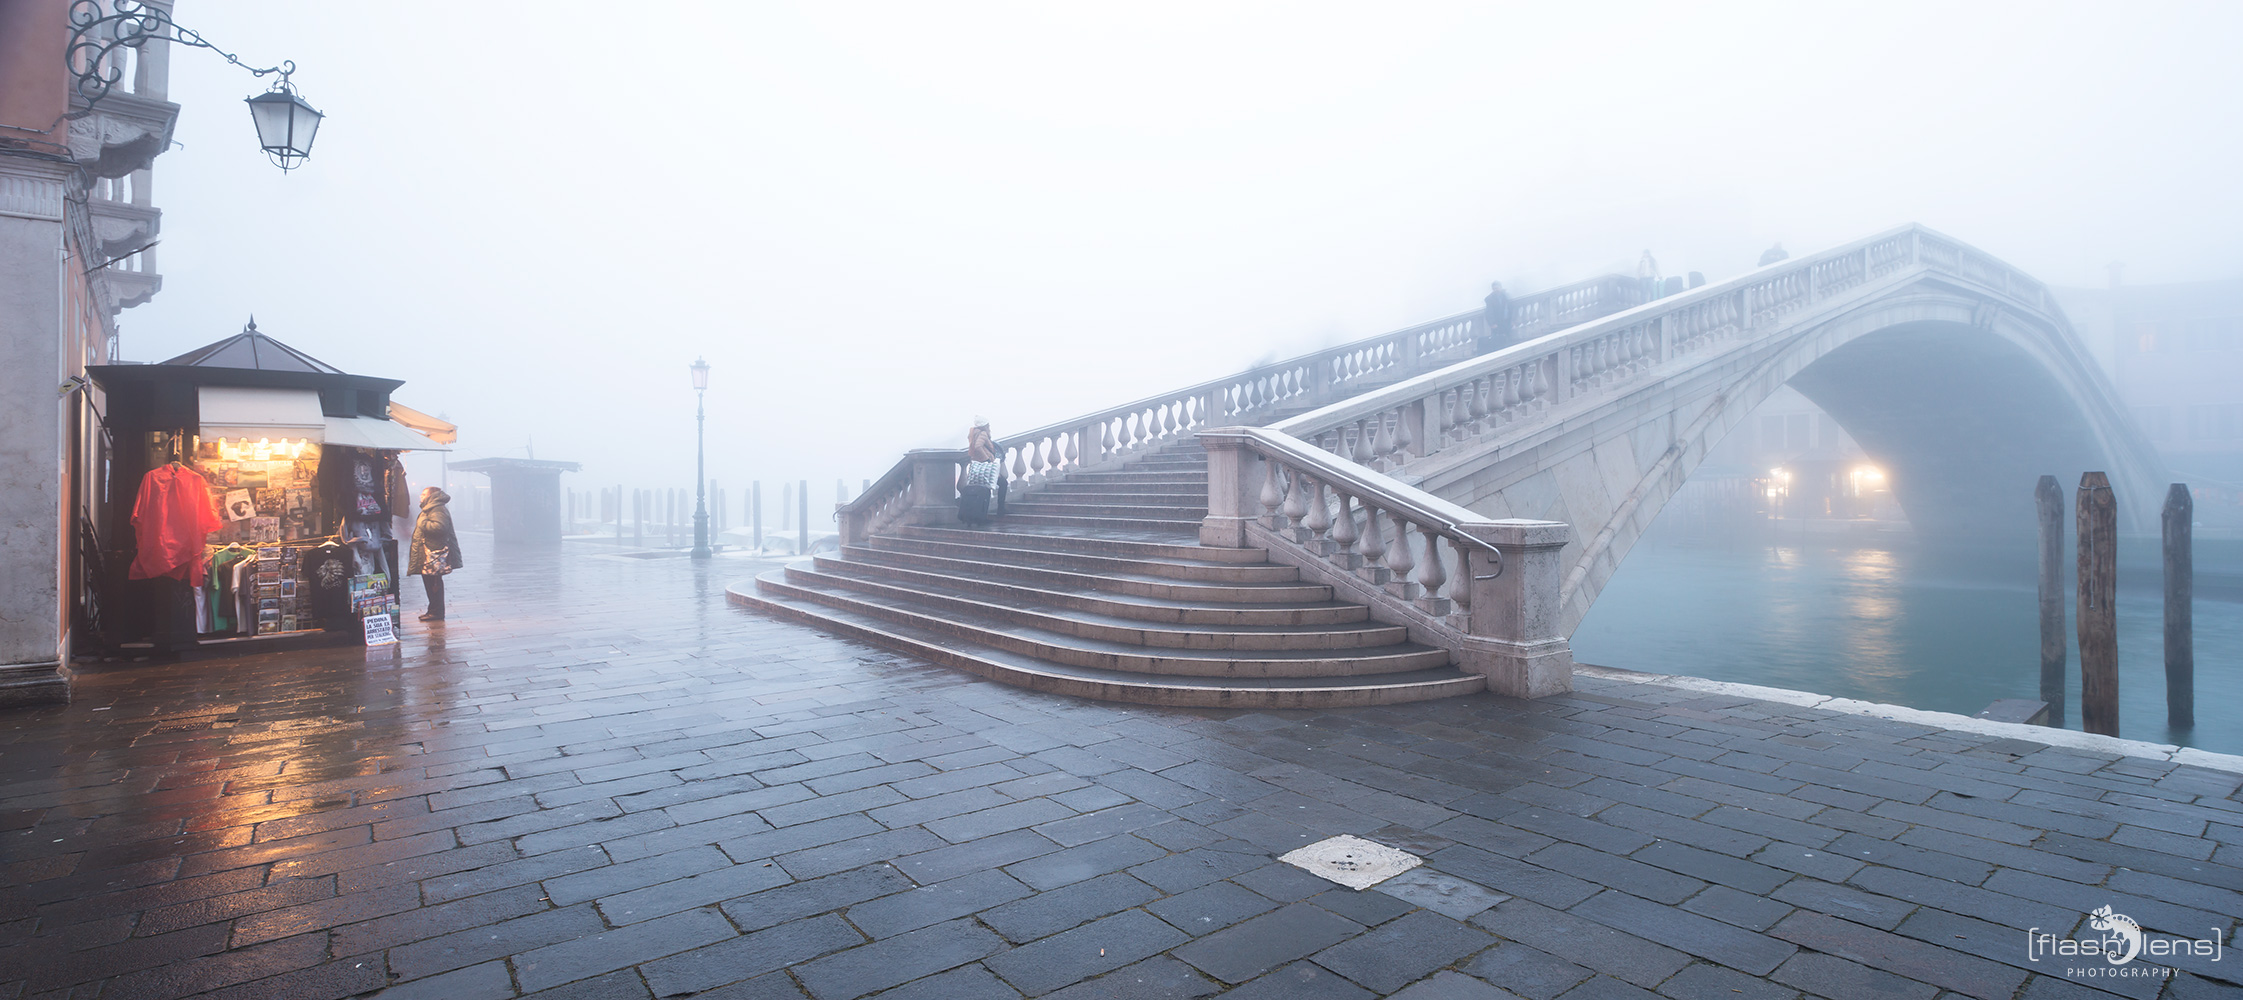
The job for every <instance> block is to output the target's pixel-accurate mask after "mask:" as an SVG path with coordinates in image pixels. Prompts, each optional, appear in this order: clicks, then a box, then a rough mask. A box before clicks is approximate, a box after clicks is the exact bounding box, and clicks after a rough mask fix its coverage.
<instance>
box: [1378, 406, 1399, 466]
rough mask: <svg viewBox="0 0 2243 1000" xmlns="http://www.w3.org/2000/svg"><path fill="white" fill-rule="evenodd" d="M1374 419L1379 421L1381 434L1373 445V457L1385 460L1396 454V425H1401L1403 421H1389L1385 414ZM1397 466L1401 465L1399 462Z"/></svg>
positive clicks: (1379, 433)
mask: <svg viewBox="0 0 2243 1000" xmlns="http://www.w3.org/2000/svg"><path fill="white" fill-rule="evenodd" d="M1372 419H1374V420H1377V421H1378V425H1379V432H1378V440H1377V441H1375V442H1373V443H1372V445H1371V457H1372V458H1385V457H1387V456H1388V455H1392V454H1394V448H1395V444H1394V425H1396V424H1399V423H1401V422H1402V421H1401V420H1399V419H1394V420H1389V419H1388V417H1387V415H1386V414H1384V413H1381V414H1379V415H1378V416H1376V417H1374V418H1372ZM1396 464H1399V462H1397V463H1396Z"/></svg>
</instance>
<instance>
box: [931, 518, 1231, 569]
mask: <svg viewBox="0 0 2243 1000" xmlns="http://www.w3.org/2000/svg"><path fill="white" fill-rule="evenodd" d="M1163 524H1164V525H1166V524H1167V522H1163ZM1092 530H1096V529H1082V528H1074V527H1072V526H1064V527H1052V526H1039V525H1032V524H1026V523H1021V522H1016V521H1014V520H1012V519H1010V518H1007V519H1005V520H1003V521H1000V522H999V523H997V524H994V525H991V526H990V528H989V530H986V531H976V530H973V529H970V528H938V527H929V526H906V527H901V528H897V529H895V532H894V534H893V535H892V536H890V537H895V538H923V539H927V540H930V541H937V542H957V543H961V544H967V545H991V546H998V547H1002V548H1018V549H1032V550H1035V551H1038V552H1047V553H1068V552H1079V553H1084V554H1087V555H1095V556H1117V557H1121V558H1126V559H1173V560H1181V561H1185V562H1209V563H1223V564H1227V565H1234V566H1244V565H1258V564H1266V563H1269V553H1268V552H1266V551H1264V550H1262V549H1225V548H1214V547H1211V546H1203V545H1201V544H1199V522H1197V521H1194V522H1191V523H1190V524H1189V525H1188V526H1185V525H1182V524H1181V523H1179V524H1177V525H1176V526H1173V527H1166V526H1164V527H1163V528H1160V529H1156V530H1129V529H1109V530H1104V531H1100V532H1099V533H1098V534H1089V533H1088V532H1089V531H1092ZM1272 565H1274V564H1272Z"/></svg>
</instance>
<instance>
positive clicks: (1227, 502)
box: [1199, 429, 1262, 549]
mask: <svg viewBox="0 0 2243 1000" xmlns="http://www.w3.org/2000/svg"><path fill="white" fill-rule="evenodd" d="M1199 441H1200V444H1201V446H1202V447H1205V448H1206V449H1207V517H1206V519H1205V520H1202V521H1201V522H1199V543H1200V544H1201V545H1210V546H1215V547H1218V548H1226V549H1242V548H1245V547H1246V526H1247V525H1248V524H1250V523H1252V522H1253V521H1254V519H1255V518H1256V517H1258V516H1260V515H1261V513H1262V501H1261V485H1262V480H1261V476H1260V475H1259V474H1258V473H1259V472H1260V470H1259V469H1257V468H1255V465H1256V463H1255V462H1254V461H1253V459H1254V456H1253V454H1252V453H1251V452H1249V451H1248V450H1247V448H1246V438H1245V437H1244V436H1243V435H1240V434H1238V433H1236V432H1235V431H1229V430H1228V429H1225V430H1210V431H1202V432H1200V436H1199Z"/></svg>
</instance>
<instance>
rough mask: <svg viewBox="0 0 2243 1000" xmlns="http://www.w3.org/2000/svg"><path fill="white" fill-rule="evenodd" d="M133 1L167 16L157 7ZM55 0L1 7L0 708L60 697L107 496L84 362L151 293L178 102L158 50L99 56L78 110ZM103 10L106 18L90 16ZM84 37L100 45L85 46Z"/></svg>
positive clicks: (112, 341) (161, 46)
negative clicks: (100, 85)
mask: <svg viewBox="0 0 2243 1000" xmlns="http://www.w3.org/2000/svg"><path fill="white" fill-rule="evenodd" d="M145 6H147V7H152V8H157V9H159V10H162V11H164V12H166V13H168V12H169V10H170V8H171V3H169V2H168V0H153V2H150V3H147V4H146V5H145ZM71 8H72V4H71V2H70V0H0V705H4V704H15V703H23V702H32V701H55V700H64V699H67V698H68V697H69V690H68V678H69V663H70V657H71V652H72V647H73V642H74V640H75V639H77V638H79V636H80V634H81V633H82V632H83V631H85V630H88V629H94V628H98V627H99V621H100V615H99V608H98V607H94V606H91V605H88V604H84V603H81V601H80V600H79V598H78V595H80V594H82V593H86V592H88V591H89V588H87V587H84V586H82V585H81V583H82V581H83V579H84V576H85V575H86V574H88V573H94V572H99V571H100V570H99V569H98V567H97V566H96V565H92V564H90V563H89V560H88V558H87V557H88V555H89V554H90V553H93V552H97V551H98V550H97V549H96V548H94V547H93V545H92V543H91V541H90V539H89V537H88V536H90V535H91V533H92V528H91V526H92V525H94V524H100V523H106V522H107V521H108V520H109V519H108V517H107V516H106V514H107V510H108V507H109V506H110V505H112V504H125V505H129V504H130V503H131V502H132V498H131V497H130V496H118V495H115V493H114V491H113V489H112V483H111V482H110V481H109V480H108V479H107V478H106V476H105V474H104V470H105V469H106V467H107V465H108V458H109V455H110V454H111V453H113V451H114V450H115V449H116V448H117V447H119V446H121V445H122V444H124V443H123V442H116V441H112V440H110V439H109V435H108V432H107V430H106V428H105V427H104V426H103V422H102V417H101V414H102V412H104V408H103V400H102V398H101V394H100V392H99V390H98V389H97V388H96V387H95V386H94V385H93V384H92V383H91V381H90V380H89V379H87V377H86V369H87V366H89V365H100V364H107V363H110V362H111V361H114V360H115V355H116V353H117V317H118V314H119V313H121V312H123V311H124V310H126V309H129V308H131V307H133V306H135V305H139V304H140V303H143V302H146V301H148V299H149V297H150V296H152V295H154V294H155V293H156V291H157V290H158V289H159V288H160V287H161V286H162V283H163V282H162V278H161V276H160V275H158V274H157V273H156V268H155V257H154V251H153V250H150V249H147V247H148V245H149V244H150V243H152V242H154V240H155V238H156V233H157V229H158V226H159V225H160V223H161V218H162V213H160V212H159V211H158V210H157V209H156V208H155V207H154V206H153V205H152V204H151V201H150V194H151V168H152V165H153V163H154V160H155V158H156V156H157V155H158V154H160V153H162V152H163V151H164V150H165V149H166V148H168V147H169V146H170V145H171V136H172V128H173V126H174V124H175V123H176V122H177V121H178V117H179V107H178V105H175V104H173V103H171V102H170V101H168V100H166V99H165V86H166V80H167V77H168V75H169V64H168V60H169V51H168V50H169V48H170V46H169V44H168V43H164V42H150V43H148V44H147V45H145V46H143V47H139V48H132V47H123V46H120V47H118V48H116V49H114V50H112V51H111V52H110V53H109V54H108V55H107V57H106V58H105V59H104V61H103V63H102V64H101V65H100V66H99V67H97V69H98V70H99V71H101V72H103V73H104V74H105V75H107V76H109V77H110V78H112V79H114V80H115V83H114V84H113V86H112V87H111V89H110V90H109V92H108V93H107V94H106V95H105V96H103V97H102V98H101V99H100V100H99V101H98V102H96V103H95V104H93V105H92V106H91V107H89V106H88V104H87V102H86V100H85V99H84V98H83V97H81V96H79V94H78V92H77V88H76V87H75V86H74V85H73V82H72V80H73V75H72V72H71V68H70V66H69V64H68V63H67V61H66V55H65V53H66V51H67V49H68V46H69V43H70V40H71V27H72V26H71V20H70V15H71ZM103 13H107V10H106V9H104V10H103ZM96 40H97V41H98V39H96Z"/></svg>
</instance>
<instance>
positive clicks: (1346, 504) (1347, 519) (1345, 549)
mask: <svg viewBox="0 0 2243 1000" xmlns="http://www.w3.org/2000/svg"><path fill="white" fill-rule="evenodd" d="M1333 492H1335V493H1336V492H1338V491H1337V490H1335V491H1333ZM1339 501H1340V516H1339V520H1337V521H1334V522H1333V523H1332V542H1333V543H1334V545H1335V547H1336V549H1337V551H1335V552H1334V553H1333V554H1332V561H1333V562H1336V563H1338V564H1339V565H1340V568H1341V569H1354V568H1355V566H1356V556H1355V539H1356V535H1355V507H1354V504H1355V498H1354V497H1351V496H1349V495H1347V494H1345V493H1340V494H1339Z"/></svg>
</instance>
